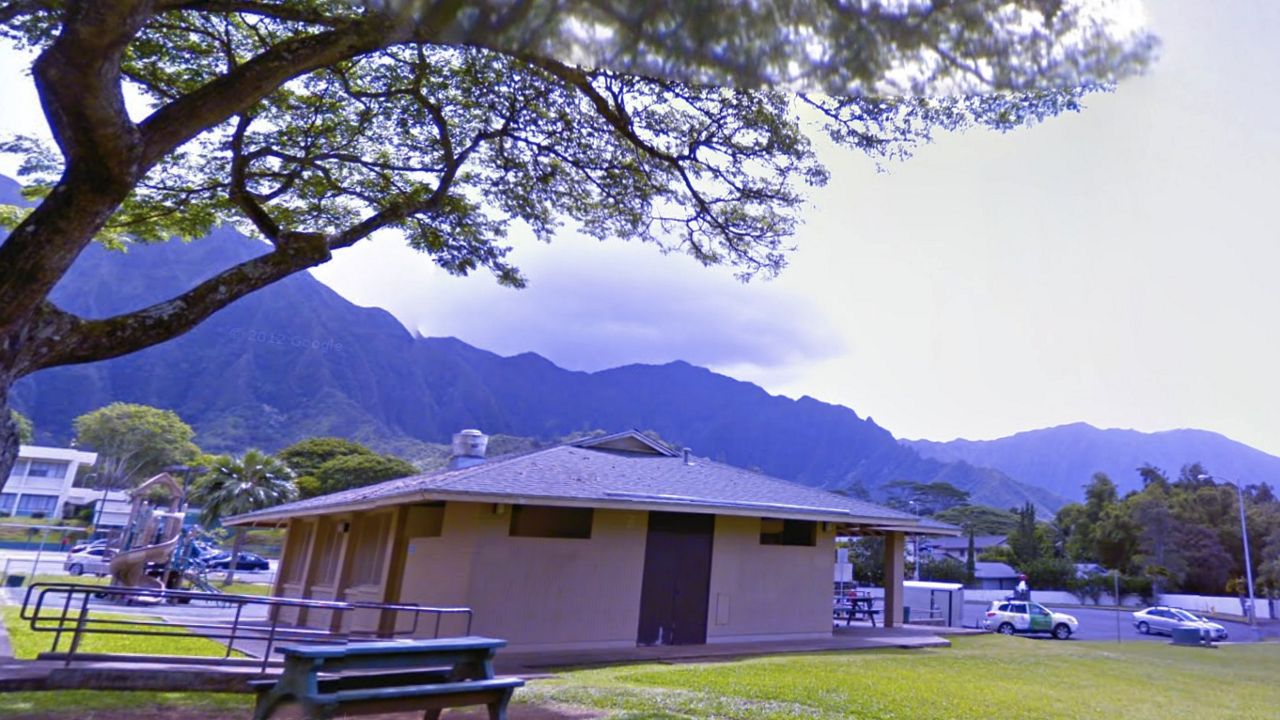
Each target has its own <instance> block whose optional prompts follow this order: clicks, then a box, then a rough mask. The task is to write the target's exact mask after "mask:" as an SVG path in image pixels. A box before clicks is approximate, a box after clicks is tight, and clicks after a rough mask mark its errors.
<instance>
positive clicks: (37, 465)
mask: <svg viewBox="0 0 1280 720" xmlns="http://www.w3.org/2000/svg"><path fill="white" fill-rule="evenodd" d="M66 476H67V463H60V462H44V461H43V460H32V461H31V465H30V466H29V467H28V468H27V477H29V478H33V477H42V478H58V479H62V478H64V477H66Z"/></svg>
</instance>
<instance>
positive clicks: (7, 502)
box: [0, 493, 18, 515]
mask: <svg viewBox="0 0 1280 720" xmlns="http://www.w3.org/2000/svg"><path fill="white" fill-rule="evenodd" d="M17 499H18V495H17V493H0V513H3V514H5V515H12V514H13V503H14V501H15V500H17Z"/></svg>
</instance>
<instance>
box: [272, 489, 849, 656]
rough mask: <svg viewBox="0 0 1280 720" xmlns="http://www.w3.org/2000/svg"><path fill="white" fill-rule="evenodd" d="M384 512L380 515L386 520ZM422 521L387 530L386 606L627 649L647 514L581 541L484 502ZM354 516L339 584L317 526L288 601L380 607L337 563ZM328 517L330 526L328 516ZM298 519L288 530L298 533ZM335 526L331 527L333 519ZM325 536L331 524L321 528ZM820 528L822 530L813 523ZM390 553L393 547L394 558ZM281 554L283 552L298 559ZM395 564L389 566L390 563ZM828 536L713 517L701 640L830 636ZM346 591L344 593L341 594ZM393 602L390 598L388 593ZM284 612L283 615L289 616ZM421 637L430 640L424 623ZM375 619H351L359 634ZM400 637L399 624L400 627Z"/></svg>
mask: <svg viewBox="0 0 1280 720" xmlns="http://www.w3.org/2000/svg"><path fill="white" fill-rule="evenodd" d="M384 512H385V511H384ZM437 512H440V513H442V515H443V517H442V518H441V517H440V515H436V516H434V517H433V518H431V519H430V521H429V522H428V521H427V519H426V518H424V517H419V516H418V515H415V514H414V513H412V512H409V513H407V514H404V513H402V514H401V515H399V516H398V519H397V520H396V522H395V523H394V524H393V527H394V529H393V533H394V539H393V540H392V541H391V542H390V543H389V547H388V548H387V550H386V552H387V553H388V556H387V557H388V563H387V568H386V575H385V578H384V581H383V582H384V585H383V586H384V587H385V583H391V586H392V588H393V589H394V587H395V582H394V580H393V578H392V573H397V572H401V571H400V570H399V569H398V566H399V563H400V562H401V560H402V561H403V571H402V574H401V575H400V578H401V583H400V588H399V590H400V592H399V597H398V598H397V597H392V596H388V597H386V598H385V599H386V601H389V602H401V603H414V604H418V605H423V606H435V607H441V606H444V607H470V608H472V610H473V611H474V622H473V625H472V627H471V628H470V632H471V633H473V634H478V635H489V636H493V637H500V638H505V639H506V640H507V641H508V643H509V644H510V645H511V646H513V647H520V648H522V649H526V650H534V649H540V648H546V649H552V648H561V649H571V648H588V647H611V646H613V647H631V646H634V645H635V642H636V631H637V626H638V624H639V619H640V590H641V583H642V580H643V575H644V553H645V543H646V537H647V532H648V512H647V511H622V510H600V509H597V510H595V511H594V520H593V524H592V533H591V538H590V539H584V540H575V539H552V538H528V537H511V536H510V535H509V526H510V522H511V510H510V508H508V507H504V506H495V505H492V504H488V503H460V502H450V503H447V504H446V505H445V506H444V507H443V509H442V510H438V511H437ZM360 516H361V514H360V513H357V514H356V515H355V516H350V515H347V516H343V519H347V520H350V521H351V527H352V530H353V531H352V532H349V533H346V534H343V535H342V536H341V538H338V537H334V538H333V539H334V540H335V541H337V542H333V543H331V545H330V548H331V551H333V552H339V553H341V555H342V556H341V558H339V560H338V562H340V563H341V564H342V565H343V567H342V568H340V569H339V570H338V572H337V573H336V574H337V575H338V576H339V578H336V579H338V582H337V583H324V582H315V580H316V579H317V578H318V577H319V576H320V574H321V573H320V568H321V567H325V563H324V558H323V557H321V553H318V552H316V550H315V544H316V539H317V537H318V536H320V535H322V534H323V533H322V532H321V528H322V527H323V526H324V525H326V523H324V522H322V523H314V524H312V527H313V528H314V530H313V532H312V533H311V542H310V543H309V546H310V547H309V550H308V554H307V555H306V556H304V557H300V558H297V560H295V558H294V557H286V558H285V559H284V562H285V563H286V564H289V563H292V562H302V563H305V568H306V572H305V579H304V578H298V581H297V582H292V583H284V582H282V583H281V589H282V590H285V591H286V592H288V593H289V594H291V595H295V596H302V597H311V598H314V599H346V600H371V601H377V600H380V599H382V598H379V597H377V596H378V591H377V590H378V589H377V588H374V587H370V586H355V587H352V586H351V585H345V583H343V582H342V579H349V578H351V577H352V575H351V569H350V568H349V567H346V565H348V564H350V563H351V562H353V558H355V557H357V556H358V555H359V553H358V552H354V551H352V549H351V548H350V547H347V543H345V542H342V541H345V540H346V539H349V538H352V537H354V535H355V532H354V530H355V529H356V528H358V527H359V524H360V522H361V517H360ZM335 519H336V518H335ZM300 522H309V523H313V522H314V521H309V520H308V521H298V520H295V521H294V522H293V523H291V528H297V527H300ZM330 522H332V521H330ZM330 527H332V526H330ZM819 528H821V525H820V526H819ZM397 548H399V549H398V550H397ZM300 549H301V548H299V547H298V545H297V544H294V545H292V546H288V551H289V552H288V553H287V555H292V554H293V553H294V552H296V551H298V550H300ZM393 557H394V560H392V558H393ZM833 557H834V534H833V533H832V532H829V531H823V530H821V529H820V530H819V532H818V540H817V546H816V547H788V546H772V545H761V544H760V519H759V518H749V517H731V516H723V515H722V516H718V517H717V518H716V526H715V538H714V542H713V546H712V562H711V583H710V588H711V589H710V594H709V598H708V618H707V640H708V642H732V641H741V640H750V639H756V638H759V639H769V638H773V639H782V638H789V637H790V638H794V637H814V636H824V635H830V633H831V619H830V618H831V606H830V603H831V563H832V558H833ZM344 585H345V587H344ZM392 594H393V595H394V593H392ZM290 614H292V613H290ZM299 620H301V621H302V622H304V623H306V624H308V625H311V626H313V627H314V626H323V625H326V624H328V623H329V622H330V621H331V618H330V613H327V612H315V611H312V612H310V613H304V614H303V618H299ZM424 621H426V622H425V623H424V624H423V625H421V626H420V628H419V632H420V634H421V635H426V636H429V635H431V634H433V633H434V631H435V625H434V618H424ZM374 622H376V618H375V617H373V616H370V617H369V618H364V617H362V618H360V619H359V621H357V627H360V628H361V629H367V628H369V627H371V626H372V624H373V623H374ZM397 629H398V630H400V631H405V630H407V619H406V618H400V619H399V627H398V628H397ZM465 630H466V628H465V624H464V623H463V622H462V621H461V619H460V618H452V619H448V618H446V619H445V620H444V621H443V622H442V624H441V626H440V631H441V633H442V634H461V633H463V632H465Z"/></svg>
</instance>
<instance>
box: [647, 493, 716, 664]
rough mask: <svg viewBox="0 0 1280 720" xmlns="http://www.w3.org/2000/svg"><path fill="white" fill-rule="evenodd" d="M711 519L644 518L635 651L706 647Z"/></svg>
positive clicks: (688, 515) (654, 514) (662, 515)
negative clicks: (644, 647) (653, 647)
mask: <svg viewBox="0 0 1280 720" xmlns="http://www.w3.org/2000/svg"><path fill="white" fill-rule="evenodd" d="M715 527H716V518H715V516H714V515H696V514H692V513H664V512H651V513H649V535H648V539H647V541H646V542H645V548H644V578H643V580H642V583H641V586H640V627H639V629H638V630H637V632H636V642H637V643H638V644H640V645H701V644H703V643H705V642H706V641H707V600H708V594H709V593H710V590H711V539H712V536H713V535H714V534H715Z"/></svg>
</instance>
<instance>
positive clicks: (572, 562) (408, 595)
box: [400, 503, 648, 649]
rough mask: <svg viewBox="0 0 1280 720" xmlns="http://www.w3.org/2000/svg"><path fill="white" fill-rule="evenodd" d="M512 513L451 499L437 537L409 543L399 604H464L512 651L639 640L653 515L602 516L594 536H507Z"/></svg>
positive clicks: (480, 630) (483, 629)
mask: <svg viewBox="0 0 1280 720" xmlns="http://www.w3.org/2000/svg"><path fill="white" fill-rule="evenodd" d="M510 521H511V516H510V509H509V508H507V509H504V511H503V512H502V513H501V514H496V513H495V512H494V506H493V505H489V504H477V503H449V504H448V505H447V506H446V508H445V517H444V524H443V528H442V530H441V535H440V536H439V537H425V538H414V539H411V540H409V545H410V550H409V552H408V554H407V556H406V559H405V576H404V585H403V588H402V590H401V598H400V600H401V602H413V603H419V604H422V605H464V606H469V607H471V608H472V610H474V612H475V621H474V625H473V626H472V628H471V630H472V632H473V633H475V634H480V635H491V636H493V637H500V638H505V639H506V640H507V642H508V643H509V644H511V645H513V646H515V645H520V646H524V647H526V648H528V649H532V648H536V647H548V648H550V647H560V648H572V647H590V646H609V645H621V646H630V645H634V644H635V639H636V637H635V636H636V626H637V625H638V623H639V618H640V615H639V613H640V606H639V598H640V581H641V577H642V571H643V568H644V545H645V534H646V532H647V528H648V524H647V514H646V513H644V512H626V511H617V510H596V511H595V517H594V521H593V524H592V530H591V538H590V539H589V540H570V539H553V538H523V537H509V535H508V527H509V523H510Z"/></svg>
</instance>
